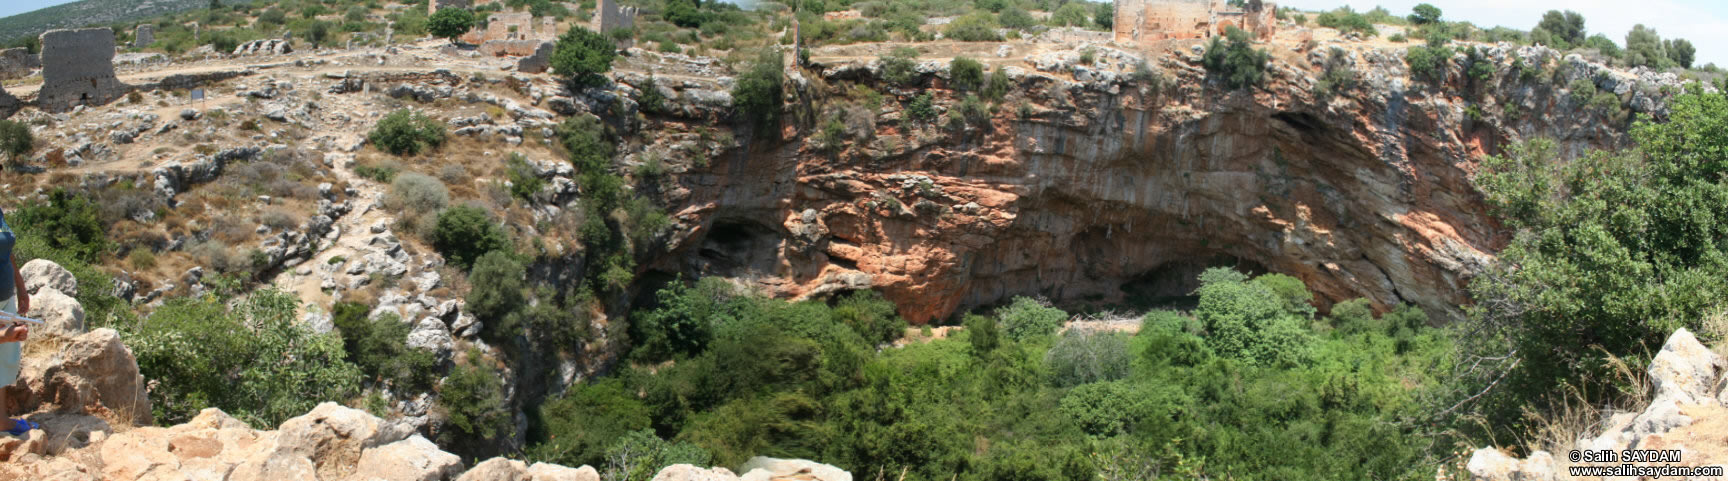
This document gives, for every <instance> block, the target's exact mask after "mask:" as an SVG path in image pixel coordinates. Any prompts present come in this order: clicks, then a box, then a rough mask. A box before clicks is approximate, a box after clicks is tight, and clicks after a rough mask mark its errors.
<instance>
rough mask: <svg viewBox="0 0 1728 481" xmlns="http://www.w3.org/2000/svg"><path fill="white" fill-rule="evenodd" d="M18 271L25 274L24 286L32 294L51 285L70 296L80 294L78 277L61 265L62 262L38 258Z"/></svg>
mask: <svg viewBox="0 0 1728 481" xmlns="http://www.w3.org/2000/svg"><path fill="white" fill-rule="evenodd" d="M18 273H19V274H21V275H23V276H24V288H25V290H27V291H29V292H30V293H31V294H35V293H36V292H37V291H40V290H41V289H42V288H44V287H49V288H53V289H55V290H58V291H60V292H64V293H66V294H67V295H70V296H77V295H78V278H77V277H73V276H72V271H68V270H66V268H64V267H60V264H55V263H54V261H50V260H47V259H36V260H33V261H30V262H26V263H24V266H23V267H20V268H19V269H18Z"/></svg>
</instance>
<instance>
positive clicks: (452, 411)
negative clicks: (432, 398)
mask: <svg viewBox="0 0 1728 481" xmlns="http://www.w3.org/2000/svg"><path fill="white" fill-rule="evenodd" d="M501 379H502V376H500V375H499V373H498V369H497V368H495V367H493V366H492V363H491V361H488V360H487V359H486V358H485V357H484V356H483V355H482V354H481V353H480V350H479V349H478V348H469V349H468V355H467V356H466V358H465V359H464V362H462V363H460V364H457V365H456V367H455V368H454V369H451V370H450V376H449V377H447V378H445V379H444V383H443V384H442V385H441V386H440V387H439V389H438V411H439V412H440V413H442V414H443V415H444V419H445V421H446V423H445V426H446V429H444V430H443V431H442V432H440V433H439V436H438V438H439V439H438V445H439V446H450V447H451V448H449V449H451V450H453V451H456V452H458V453H461V454H469V455H470V456H472V457H481V456H479V454H483V453H489V452H491V451H493V450H496V449H497V447H496V444H497V443H496V442H494V441H493V440H494V439H499V438H502V437H504V436H509V435H510V434H511V433H512V432H513V431H514V428H512V425H513V424H512V423H511V416H510V410H509V407H508V406H506V405H505V403H504V384H503V382H502V381H501Z"/></svg>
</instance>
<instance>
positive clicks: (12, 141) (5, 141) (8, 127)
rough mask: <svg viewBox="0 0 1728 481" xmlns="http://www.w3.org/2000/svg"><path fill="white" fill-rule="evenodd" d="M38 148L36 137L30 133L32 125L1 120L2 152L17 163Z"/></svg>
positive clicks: (0, 141) (0, 142)
mask: <svg viewBox="0 0 1728 481" xmlns="http://www.w3.org/2000/svg"><path fill="white" fill-rule="evenodd" d="M35 148H36V137H35V136H34V135H31V134H30V126H29V125H25V124H24V123H22V122H14V121H11V120H0V152H5V153H6V156H7V158H8V159H10V160H11V162H12V163H14V164H17V163H19V162H21V161H22V160H23V159H21V158H20V157H21V156H23V155H24V154H28V153H30V151H31V150H35Z"/></svg>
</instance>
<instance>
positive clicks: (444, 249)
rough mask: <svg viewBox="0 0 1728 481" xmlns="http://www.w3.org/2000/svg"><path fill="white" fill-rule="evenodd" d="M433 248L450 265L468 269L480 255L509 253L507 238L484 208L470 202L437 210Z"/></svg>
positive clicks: (508, 239)
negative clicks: (498, 252)
mask: <svg viewBox="0 0 1728 481" xmlns="http://www.w3.org/2000/svg"><path fill="white" fill-rule="evenodd" d="M432 248H434V249H437V250H438V253H439V254H442V255H443V256H444V259H445V260H446V261H448V262H449V263H450V265H453V266H457V267H461V268H463V269H469V268H472V267H473V266H474V261H476V260H479V259H480V256H481V255H484V254H486V253H488V252H492V251H504V252H509V251H510V250H511V248H510V238H509V236H508V235H506V234H505V233H504V229H503V228H501V227H499V226H498V223H496V222H493V221H492V218H491V217H490V216H487V215H486V211H485V210H484V209H481V208H479V207H475V206H471V205H459V206H455V207H451V208H448V209H444V211H443V212H440V213H438V224H437V227H436V228H435V229H434V230H433V231H432Z"/></svg>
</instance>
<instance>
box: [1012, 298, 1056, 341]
mask: <svg viewBox="0 0 1728 481" xmlns="http://www.w3.org/2000/svg"><path fill="white" fill-rule="evenodd" d="M996 317H998V318H1000V319H1001V321H1002V333H1003V334H1007V335H1008V338H1009V339H1013V340H1016V341H1024V340H1027V339H1031V338H1033V337H1037V336H1048V335H1051V334H1054V333H1056V330H1057V329H1061V328H1062V323H1063V322H1067V321H1068V313H1066V312H1062V310H1061V309H1057V308H1054V307H1050V306H1047V305H1044V303H1042V302H1039V301H1038V300H1037V299H1033V298H1030V297H1015V298H1014V300H1013V302H1010V303H1009V304H1008V305H1007V306H1004V307H1002V308H1001V309H997V310H996Z"/></svg>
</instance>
